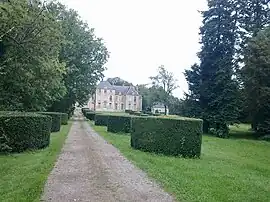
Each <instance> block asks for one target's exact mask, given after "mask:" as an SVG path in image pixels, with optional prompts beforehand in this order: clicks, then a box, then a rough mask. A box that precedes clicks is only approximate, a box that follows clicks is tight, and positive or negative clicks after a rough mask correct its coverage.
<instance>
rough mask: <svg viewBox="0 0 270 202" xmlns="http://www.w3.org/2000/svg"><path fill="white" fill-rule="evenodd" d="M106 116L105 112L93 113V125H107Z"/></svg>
mask: <svg viewBox="0 0 270 202" xmlns="http://www.w3.org/2000/svg"><path fill="white" fill-rule="evenodd" d="M108 116H109V115H105V114H96V115H95V125H96V126H107V124H108Z"/></svg>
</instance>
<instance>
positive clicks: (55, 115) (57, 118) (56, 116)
mask: <svg viewBox="0 0 270 202" xmlns="http://www.w3.org/2000/svg"><path fill="white" fill-rule="evenodd" d="M40 114H43V115H47V116H51V117H52V128H51V132H58V131H60V128H61V116H62V115H61V114H62V113H59V112H40Z"/></svg>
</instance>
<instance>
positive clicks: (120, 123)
mask: <svg viewBox="0 0 270 202" xmlns="http://www.w3.org/2000/svg"><path fill="white" fill-rule="evenodd" d="M130 127H131V117H130V116H116V115H112V116H109V117H108V128H107V131H108V132H113V133H118V132H124V133H130Z"/></svg>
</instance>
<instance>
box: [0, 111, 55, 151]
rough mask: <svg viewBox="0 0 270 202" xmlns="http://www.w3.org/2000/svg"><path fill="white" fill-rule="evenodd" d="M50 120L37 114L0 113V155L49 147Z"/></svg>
mask: <svg viewBox="0 0 270 202" xmlns="http://www.w3.org/2000/svg"><path fill="white" fill-rule="evenodd" d="M51 125H52V118H51V117H49V116H44V115H41V114H37V113H23V112H1V113H0V153H1V152H22V151H25V150H28V149H29V150H32V149H41V148H45V147H47V146H49V144H50V133H51Z"/></svg>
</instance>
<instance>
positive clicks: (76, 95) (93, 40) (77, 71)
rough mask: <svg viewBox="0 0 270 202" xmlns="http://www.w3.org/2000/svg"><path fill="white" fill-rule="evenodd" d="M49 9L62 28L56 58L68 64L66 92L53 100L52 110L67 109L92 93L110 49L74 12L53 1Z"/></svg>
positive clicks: (65, 79) (86, 98)
mask: <svg viewBox="0 0 270 202" xmlns="http://www.w3.org/2000/svg"><path fill="white" fill-rule="evenodd" d="M50 10H51V12H53V13H56V14H57V19H58V21H59V23H60V24H61V26H62V29H63V34H64V36H65V43H64V44H63V45H62V48H61V52H60V56H59V58H60V61H61V62H64V63H65V64H66V68H67V73H66V74H64V83H65V86H66V88H67V94H66V95H65V97H64V98H63V99H61V100H60V101H59V102H55V103H54V104H53V105H52V107H51V110H54V111H64V112H67V111H69V110H70V108H71V107H72V106H73V105H74V104H75V102H78V103H79V104H81V105H82V104H84V103H85V102H86V101H88V99H89V97H90V95H92V94H93V93H94V91H95V87H96V84H97V82H98V81H100V80H101V79H102V78H103V71H104V70H105V66H104V64H105V63H106V62H107V59H108V56H109V53H108V51H107V48H106V47H105V45H104V43H103V40H102V39H100V38H97V37H96V36H95V34H94V29H90V28H89V27H88V25H87V24H86V23H84V22H83V21H82V20H81V19H80V16H79V15H78V14H77V12H75V11H74V10H68V9H67V8H66V7H65V6H63V5H62V4H54V3H52V4H51V6H50Z"/></svg>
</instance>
